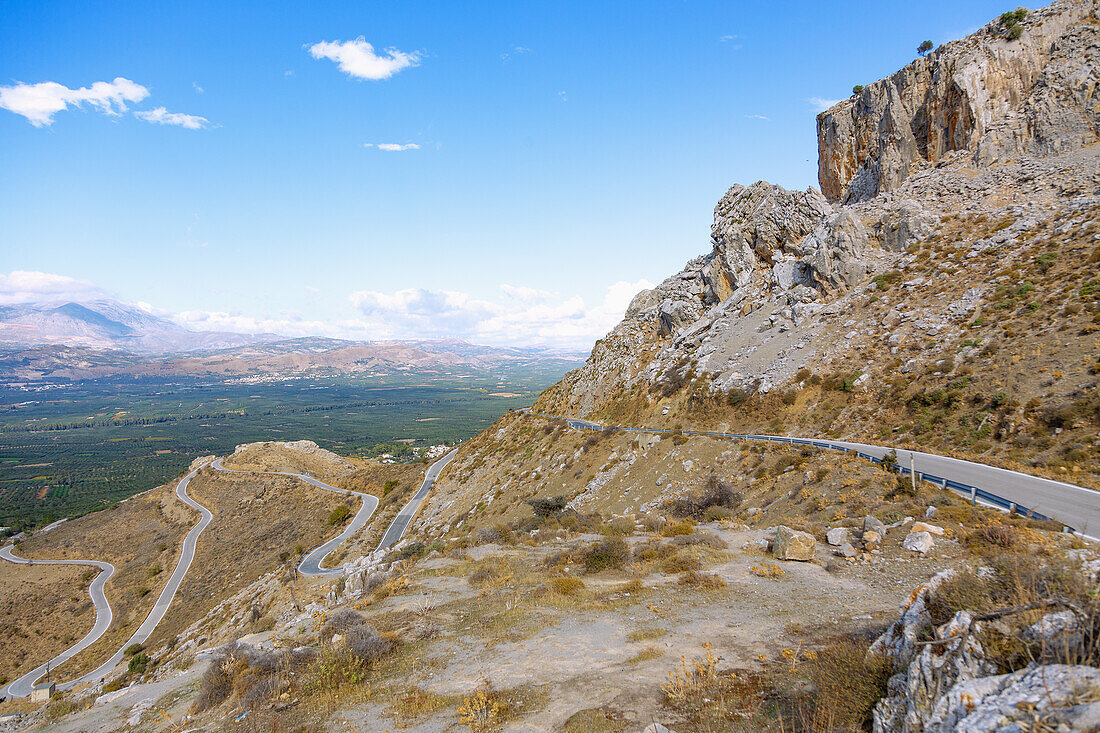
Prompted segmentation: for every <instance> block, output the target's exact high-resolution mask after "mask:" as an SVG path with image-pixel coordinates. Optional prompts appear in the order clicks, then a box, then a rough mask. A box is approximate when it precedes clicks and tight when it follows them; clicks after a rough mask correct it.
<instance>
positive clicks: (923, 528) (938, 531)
mask: <svg viewBox="0 0 1100 733" xmlns="http://www.w3.org/2000/svg"><path fill="white" fill-rule="evenodd" d="M909 531H910V532H928V533H929V534H934V535H936V536H937V537H943V527H937V526H936V525H934V524H928V523H927V522H915V523H914V524H913V526H912V528H910V530H909Z"/></svg>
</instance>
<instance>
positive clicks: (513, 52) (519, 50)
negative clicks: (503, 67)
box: [500, 46, 531, 62]
mask: <svg viewBox="0 0 1100 733" xmlns="http://www.w3.org/2000/svg"><path fill="white" fill-rule="evenodd" d="M525 53H531V49H529V48H527V47H526V46H512V47H511V48H510V49H508V50H507V51H505V52H504V53H502V54H501V55H500V60H501V61H504V62H507V61H510V60H511V59H512V57H513V56H522V55H523V54H525Z"/></svg>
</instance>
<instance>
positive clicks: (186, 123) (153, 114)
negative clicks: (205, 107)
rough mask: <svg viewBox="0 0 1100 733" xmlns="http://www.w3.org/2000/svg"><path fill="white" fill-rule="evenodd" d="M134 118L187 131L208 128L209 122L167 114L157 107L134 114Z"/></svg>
mask: <svg viewBox="0 0 1100 733" xmlns="http://www.w3.org/2000/svg"><path fill="white" fill-rule="evenodd" d="M134 117H137V118H138V119H139V120H145V121H146V122H152V123H153V124H156V125H175V126H177V127H185V128H187V129H188V130H201V129H203V128H204V127H210V120H208V119H206V118H205V117H199V116H198V115H185V114H183V113H182V112H169V111H168V110H167V109H165V108H164V107H157V108H156V109H151V110H149V111H147V112H134Z"/></svg>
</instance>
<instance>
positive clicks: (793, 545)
mask: <svg viewBox="0 0 1100 733" xmlns="http://www.w3.org/2000/svg"><path fill="white" fill-rule="evenodd" d="M816 550H817V541H816V540H815V539H814V537H813V535H811V534H809V533H808V532H799V531H798V530H794V529H791V528H790V527H786V526H783V525H780V526H779V527H777V528H776V530H775V540H774V542H773V543H772V551H773V552H774V553H775V557H776V558H777V559H779V560H797V561H799V562H808V561H810V560H813V559H814V552H815V551H816Z"/></svg>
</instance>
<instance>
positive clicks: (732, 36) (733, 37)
mask: <svg viewBox="0 0 1100 733" xmlns="http://www.w3.org/2000/svg"><path fill="white" fill-rule="evenodd" d="M736 41H737V34H736V33H728V34H726V35H724V36H722V37H721V38H719V39H718V42H719V43H728V44H729V45H730V48H732V49H733V50H734V51H740V50H741V44H740V43H737V42H736Z"/></svg>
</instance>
